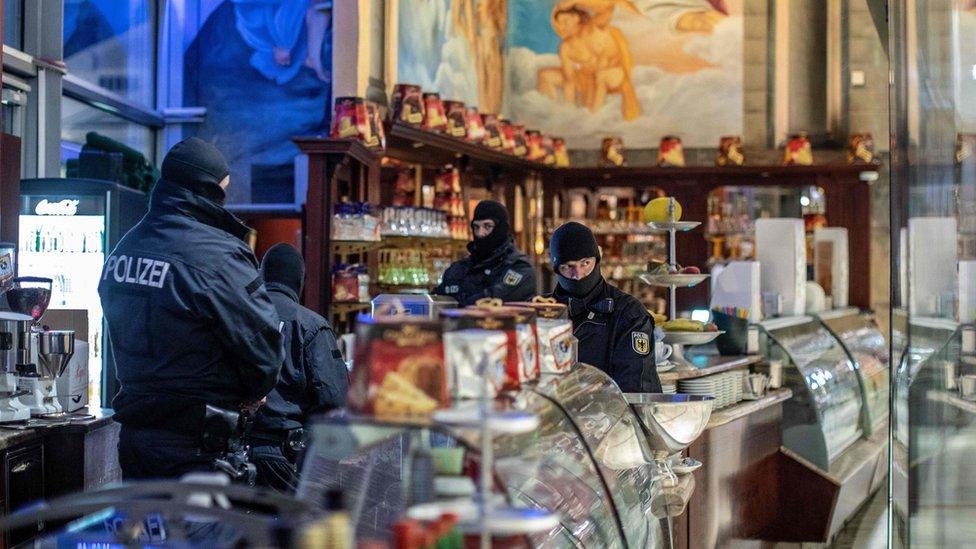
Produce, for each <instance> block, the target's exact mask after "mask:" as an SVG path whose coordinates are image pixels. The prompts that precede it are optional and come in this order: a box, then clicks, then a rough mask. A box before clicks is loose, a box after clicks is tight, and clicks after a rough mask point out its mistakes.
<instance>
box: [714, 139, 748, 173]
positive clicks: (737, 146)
mask: <svg viewBox="0 0 976 549" xmlns="http://www.w3.org/2000/svg"><path fill="white" fill-rule="evenodd" d="M745 162H746V157H745V155H744V154H742V138H741V137H739V136H738V135H726V136H724V137H722V139H721V141H719V145H718V155H717V156H716V159H715V164H716V165H718V166H741V165H743V164H745Z"/></svg>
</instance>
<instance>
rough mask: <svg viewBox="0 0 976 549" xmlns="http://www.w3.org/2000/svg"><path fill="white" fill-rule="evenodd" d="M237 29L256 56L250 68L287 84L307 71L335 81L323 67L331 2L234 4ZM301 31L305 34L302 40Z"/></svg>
mask: <svg viewBox="0 0 976 549" xmlns="http://www.w3.org/2000/svg"><path fill="white" fill-rule="evenodd" d="M233 3H234V15H235V26H236V27H237V32H238V33H240V35H241V38H243V39H244V41H245V42H246V43H247V45H248V46H250V47H251V48H252V49H253V50H254V52H253V53H252V54H251V59H250V62H251V66H252V67H254V68H255V69H257V71H258V72H260V73H261V74H262V75H263V76H264V77H265V78H267V79H269V80H273V81H275V82H276V83H278V84H285V83H287V82H289V81H290V80H291V79H292V78H294V77H295V75H296V74H298V71H299V70H301V68H302V67H303V66H304V67H308V68H310V69H312V70H313V71H314V72H315V75H316V76H317V77H318V78H319V80H321V81H323V82H330V81H331V80H332V77H331V75H330V73H329V71H328V70H326V69H325V68H324V67H323V64H322V55H321V52H322V43H323V41H324V40H325V35H326V32H327V30H328V28H329V18H330V14H331V12H330V9H331V4H332V2H322V1H317V0H233ZM302 30H305V34H304V38H305V40H304V41H303V40H301V38H302Z"/></svg>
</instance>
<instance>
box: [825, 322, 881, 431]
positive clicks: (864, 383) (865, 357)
mask: <svg viewBox="0 0 976 549" xmlns="http://www.w3.org/2000/svg"><path fill="white" fill-rule="evenodd" d="M820 320H821V322H823V323H824V324H825V325H826V326H827V329H829V330H830V331H831V332H832V333H833V334H834V335H835V336H836V337H837V339H839V340H840V342H841V344H842V345H843V346H844V348H845V349H847V352H848V353H849V354H850V357H851V359H853V361H854V367H855V368H856V369H857V373H858V381H859V382H860V384H861V391H862V392H863V395H864V412H865V414H864V425H863V428H864V430H865V432H866V433H872V432H874V430H875V429H877V428H879V427H880V426H881V425H882V424H883V423H884V421H885V420H886V419H887V418H888V395H889V393H890V387H889V383H890V381H889V368H890V367H891V366H890V363H889V362H888V342H887V341H886V340H885V337H884V334H882V333H881V330H880V329H878V326H877V324H876V323H875V322H874V320H873V319H872V317H871V316H870V315H864V314H861V313H860V311H858V310H857V309H853V310H851V311H850V312H849V314H843V315H837V316H828V315H822V316H821V317H820Z"/></svg>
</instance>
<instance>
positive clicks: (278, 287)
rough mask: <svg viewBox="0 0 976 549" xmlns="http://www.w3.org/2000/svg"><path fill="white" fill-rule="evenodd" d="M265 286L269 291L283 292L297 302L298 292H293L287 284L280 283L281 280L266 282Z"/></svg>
mask: <svg viewBox="0 0 976 549" xmlns="http://www.w3.org/2000/svg"><path fill="white" fill-rule="evenodd" d="M265 288H267V290H268V291H269V292H278V293H280V294H284V295H286V296H288V297H289V298H290V299H291V300H293V301H294V302H295V303H298V293H297V292H295V290H293V289H292V288H291V287H290V286H288V285H287V284H282V283H281V282H266V283H265Z"/></svg>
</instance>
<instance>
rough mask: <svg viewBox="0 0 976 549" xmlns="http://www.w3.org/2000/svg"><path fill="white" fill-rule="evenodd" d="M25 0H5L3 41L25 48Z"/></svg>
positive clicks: (11, 45) (9, 44) (15, 46)
mask: <svg viewBox="0 0 976 549" xmlns="http://www.w3.org/2000/svg"><path fill="white" fill-rule="evenodd" d="M23 2H24V0H3V43H4V44H6V45H8V46H10V47H12V48H16V49H18V50H22V49H24V25H23V22H24V4H23Z"/></svg>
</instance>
